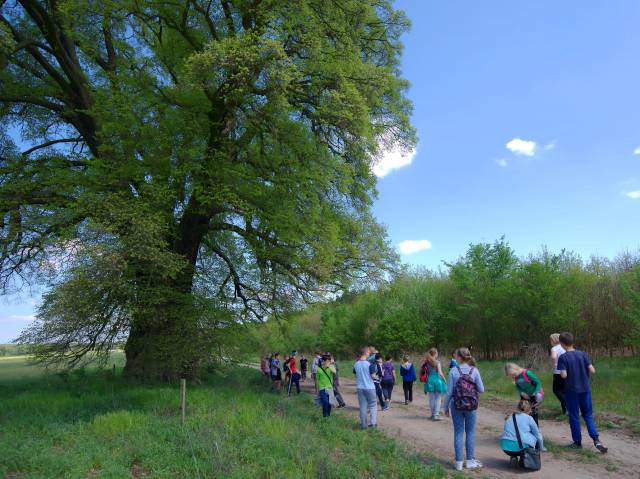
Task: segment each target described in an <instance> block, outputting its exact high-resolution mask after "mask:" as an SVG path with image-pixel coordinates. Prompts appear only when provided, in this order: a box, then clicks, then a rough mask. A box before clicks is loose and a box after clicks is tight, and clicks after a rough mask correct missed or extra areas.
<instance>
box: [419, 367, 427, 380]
mask: <svg viewBox="0 0 640 479" xmlns="http://www.w3.org/2000/svg"><path fill="white" fill-rule="evenodd" d="M420 382H421V383H426V382H427V363H424V364H423V365H422V367H421V368H420Z"/></svg>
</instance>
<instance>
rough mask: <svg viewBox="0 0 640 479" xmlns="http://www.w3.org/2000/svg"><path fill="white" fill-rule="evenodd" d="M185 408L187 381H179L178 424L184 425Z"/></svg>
mask: <svg viewBox="0 0 640 479" xmlns="http://www.w3.org/2000/svg"><path fill="white" fill-rule="evenodd" d="M186 406H187V380H186V379H181V380H180V422H181V423H182V424H184V416H185V409H186Z"/></svg>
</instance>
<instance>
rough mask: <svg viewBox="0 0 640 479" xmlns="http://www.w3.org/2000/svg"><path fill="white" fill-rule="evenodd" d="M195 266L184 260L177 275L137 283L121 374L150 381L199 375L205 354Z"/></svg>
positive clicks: (171, 379)
mask: <svg viewBox="0 0 640 479" xmlns="http://www.w3.org/2000/svg"><path fill="white" fill-rule="evenodd" d="M194 271H195V268H194V267H193V264H191V262H187V265H186V266H185V268H184V271H183V272H182V274H181V275H179V276H180V277H179V278H177V279H174V280H170V281H167V282H165V283H159V282H152V285H151V286H149V285H148V283H149V281H148V280H147V278H143V279H142V280H141V281H139V282H138V284H139V285H144V286H140V289H139V290H138V291H137V294H138V297H139V298H140V299H139V301H138V304H137V305H136V307H135V311H134V312H133V314H132V325H131V330H130V331H129V337H128V338H127V342H126V344H125V348H124V351H125V357H126V364H125V367H124V371H123V374H124V376H126V377H128V378H131V379H137V380H149V381H170V382H172V381H177V380H179V379H180V378H193V377H196V376H197V375H198V372H199V367H200V364H201V362H202V358H203V357H204V353H205V347H206V345H205V344H203V332H202V330H201V328H200V327H199V317H198V312H197V310H196V308H194V303H193V296H192V282H193V275H194Z"/></svg>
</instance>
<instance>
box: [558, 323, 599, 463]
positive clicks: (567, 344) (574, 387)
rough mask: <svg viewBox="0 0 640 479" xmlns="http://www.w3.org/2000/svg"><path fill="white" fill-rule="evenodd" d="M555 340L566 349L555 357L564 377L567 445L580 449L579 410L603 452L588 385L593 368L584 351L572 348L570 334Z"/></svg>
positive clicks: (590, 434) (593, 372)
mask: <svg viewBox="0 0 640 479" xmlns="http://www.w3.org/2000/svg"><path fill="white" fill-rule="evenodd" d="M559 339H560V344H562V347H563V348H564V350H565V351H566V352H565V353H564V354H563V355H562V356H560V357H559V358H558V370H559V371H560V375H561V376H562V378H563V379H564V380H565V383H564V384H565V385H564V399H565V403H566V405H567V411H569V425H570V426H571V438H572V439H573V442H572V443H571V444H569V447H570V448H572V449H581V448H582V433H581V431H580V413H582V417H583V418H584V422H585V424H586V425H587V430H588V431H589V436H590V437H591V439H592V440H593V445H594V446H595V447H596V449H598V451H600V452H601V453H603V454H604V453H606V452H607V451H608V449H607V448H606V447H605V446H604V445H603V444H602V443H601V442H600V436H599V434H598V429H597V428H596V423H595V421H594V420H593V406H592V404H591V385H590V384H589V376H590V375H591V374H595V373H596V368H594V367H593V364H591V361H590V360H589V356H587V353H585V352H584V351H578V350H577V349H574V347H573V335H572V334H571V333H562V334H561V335H560V338H559Z"/></svg>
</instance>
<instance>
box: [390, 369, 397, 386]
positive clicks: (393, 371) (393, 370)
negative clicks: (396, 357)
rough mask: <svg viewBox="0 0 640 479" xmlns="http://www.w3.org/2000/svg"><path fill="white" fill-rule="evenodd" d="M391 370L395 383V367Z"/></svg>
mask: <svg viewBox="0 0 640 479" xmlns="http://www.w3.org/2000/svg"><path fill="white" fill-rule="evenodd" d="M391 372H392V373H393V382H394V383H395V382H396V381H397V380H398V379H397V377H396V368H395V367H394V368H393V369H392V370H391Z"/></svg>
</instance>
